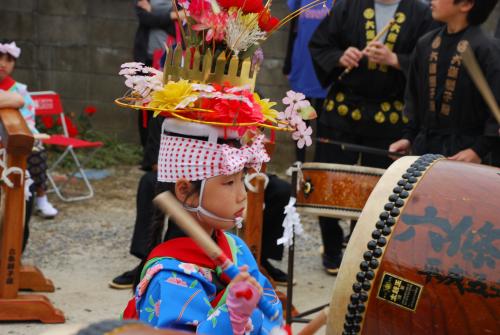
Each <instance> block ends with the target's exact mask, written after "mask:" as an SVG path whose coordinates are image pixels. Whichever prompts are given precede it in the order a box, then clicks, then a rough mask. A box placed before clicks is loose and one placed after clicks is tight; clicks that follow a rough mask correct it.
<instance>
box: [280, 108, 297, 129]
mask: <svg viewBox="0 0 500 335" xmlns="http://www.w3.org/2000/svg"><path fill="white" fill-rule="evenodd" d="M278 120H280V121H284V122H286V123H287V124H280V127H287V126H290V127H293V128H295V127H296V126H297V124H298V123H299V122H301V121H302V119H301V118H300V115H299V114H298V113H297V111H296V110H294V109H293V108H292V107H291V106H288V107H287V108H286V109H285V111H284V112H279V113H278Z"/></svg>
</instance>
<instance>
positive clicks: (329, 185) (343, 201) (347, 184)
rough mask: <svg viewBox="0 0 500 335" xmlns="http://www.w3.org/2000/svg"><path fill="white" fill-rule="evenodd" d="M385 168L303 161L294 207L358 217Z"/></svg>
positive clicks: (328, 214) (321, 212) (306, 211)
mask: <svg viewBox="0 0 500 335" xmlns="http://www.w3.org/2000/svg"><path fill="white" fill-rule="evenodd" d="M384 172H385V170H384V169H377V168H369V167H364V166H355V165H343V164H330V163H304V164H303V165H302V166H301V171H300V173H301V174H302V178H300V177H299V181H298V183H297V184H298V185H297V186H298V190H297V203H296V207H297V209H298V210H300V212H301V213H305V214H313V215H319V216H328V217H335V218H339V219H349V220H350V219H357V218H358V217H359V215H360V214H361V210H362V209H363V207H364V206H365V203H366V201H367V200H368V197H369V196H370V193H371V192H372V190H373V189H374V188H375V185H377V183H378V181H379V179H380V177H381V176H382V175H383V174H384ZM300 179H302V180H300Z"/></svg>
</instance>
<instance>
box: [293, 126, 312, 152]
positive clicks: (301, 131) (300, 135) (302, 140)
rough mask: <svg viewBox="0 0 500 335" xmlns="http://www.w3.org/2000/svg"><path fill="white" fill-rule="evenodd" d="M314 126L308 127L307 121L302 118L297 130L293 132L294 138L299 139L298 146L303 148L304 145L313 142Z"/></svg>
mask: <svg viewBox="0 0 500 335" xmlns="http://www.w3.org/2000/svg"><path fill="white" fill-rule="evenodd" d="M311 135H312V128H311V127H307V125H306V123H305V122H304V121H302V120H301V122H300V123H299V124H298V125H297V130H296V131H295V132H294V133H293V134H292V138H293V139H294V140H295V141H297V147H298V148H299V149H302V148H303V147H304V145H305V146H306V147H308V146H310V145H311V144H312V139H311Z"/></svg>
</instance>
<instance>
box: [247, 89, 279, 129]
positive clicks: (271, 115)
mask: <svg viewBox="0 0 500 335" xmlns="http://www.w3.org/2000/svg"><path fill="white" fill-rule="evenodd" d="M253 98H254V99H255V102H256V103H257V104H259V106H260V107H261V108H262V115H264V119H265V120H266V121H271V122H273V123H276V122H277V121H276V118H277V117H278V111H277V110H275V109H272V108H273V107H274V106H276V102H273V101H270V100H269V99H261V98H260V96H259V95H258V94H257V93H254V94H253Z"/></svg>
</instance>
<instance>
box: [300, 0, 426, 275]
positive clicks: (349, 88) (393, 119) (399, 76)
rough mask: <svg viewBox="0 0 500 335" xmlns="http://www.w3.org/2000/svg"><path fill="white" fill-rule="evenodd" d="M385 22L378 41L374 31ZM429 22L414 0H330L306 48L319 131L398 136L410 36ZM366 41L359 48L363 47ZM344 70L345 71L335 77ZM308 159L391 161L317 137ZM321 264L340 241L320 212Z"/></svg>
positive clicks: (332, 265) (359, 137)
mask: <svg viewBox="0 0 500 335" xmlns="http://www.w3.org/2000/svg"><path fill="white" fill-rule="evenodd" d="M391 20H394V21H392V24H391V26H390V28H389V30H388V31H387V32H385V33H384V34H383V36H382V37H381V39H380V40H375V37H376V35H378V34H379V33H381V32H382V30H383V28H384V27H386V26H387V25H388V24H389V23H390V22H391ZM432 24H433V22H432V18H431V13H430V9H429V6H428V5H427V4H425V3H424V2H422V1H421V0H403V1H400V0H375V1H373V0H337V1H336V2H335V4H334V5H333V7H332V10H331V11H330V15H328V16H327V17H326V18H325V19H324V20H323V21H322V22H321V24H320V25H319V27H318V29H317V30H316V31H315V32H314V34H313V36H312V38H311V42H310V44H309V48H310V51H311V56H312V60H313V64H314V68H315V70H316V75H317V76H318V79H319V81H320V83H321V84H322V86H323V87H324V88H327V87H330V88H329V91H328V96H327V99H326V101H325V104H324V110H323V111H322V112H321V115H320V118H319V121H318V128H319V130H318V133H319V134H320V136H322V137H326V138H327V139H330V140H333V141H339V142H346V143H354V144H360V145H364V146H370V147H375V148H383V149H387V147H388V146H389V144H390V143H392V142H393V141H394V140H396V139H397V138H400V136H401V134H402V127H403V124H404V123H405V122H407V121H408V120H407V119H406V118H404V117H403V115H402V112H403V100H404V88H405V85H406V74H407V72H408V68H409V59H410V55H411V52H412V51H413V48H414V47H415V45H416V43H417V40H418V39H419V38H420V37H421V36H423V35H424V34H425V33H426V32H427V31H429V29H430V28H431V25H432ZM365 47H366V49H365ZM346 69H350V70H351V71H350V73H348V74H345V75H343V76H342V75H341V74H342V73H343V72H344V71H345V70H346ZM315 161H318V162H325V163H339V164H360V165H363V166H369V167H376V168H387V167H388V166H389V165H390V164H391V162H392V161H391V159H390V158H389V157H384V156H376V155H372V154H362V155H360V154H358V153H357V152H346V151H343V150H341V148H340V147H339V146H337V145H332V144H327V143H321V142H318V143H317V145H316V154H315ZM319 221H320V227H321V235H322V238H323V244H324V253H323V266H324V268H325V270H326V272H327V273H329V274H332V275H336V274H337V273H338V269H339V266H340V261H341V257H342V243H343V240H344V236H343V231H342V228H341V227H340V225H339V222H338V220H337V219H332V218H323V217H322V218H320V220H319Z"/></svg>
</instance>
